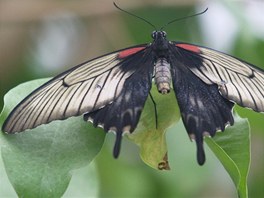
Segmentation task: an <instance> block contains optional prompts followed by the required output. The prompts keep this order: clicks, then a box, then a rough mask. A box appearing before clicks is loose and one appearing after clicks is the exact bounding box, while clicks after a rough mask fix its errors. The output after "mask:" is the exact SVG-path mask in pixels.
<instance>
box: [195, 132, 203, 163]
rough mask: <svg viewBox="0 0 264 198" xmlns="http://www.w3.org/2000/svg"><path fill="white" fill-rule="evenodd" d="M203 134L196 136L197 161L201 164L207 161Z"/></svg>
mask: <svg viewBox="0 0 264 198" xmlns="http://www.w3.org/2000/svg"><path fill="white" fill-rule="evenodd" d="M203 138H204V137H203V136H201V137H197V138H195V141H196V147H197V162H198V164H199V165H200V166H202V165H204V163H205V152H204V146H203Z"/></svg>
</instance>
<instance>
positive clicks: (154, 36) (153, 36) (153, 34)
mask: <svg viewBox="0 0 264 198" xmlns="http://www.w3.org/2000/svg"><path fill="white" fill-rule="evenodd" d="M151 37H152V38H153V39H155V38H156V37H157V31H153V32H152V34H151Z"/></svg>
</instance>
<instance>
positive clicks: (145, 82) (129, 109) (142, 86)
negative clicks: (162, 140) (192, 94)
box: [84, 53, 154, 157]
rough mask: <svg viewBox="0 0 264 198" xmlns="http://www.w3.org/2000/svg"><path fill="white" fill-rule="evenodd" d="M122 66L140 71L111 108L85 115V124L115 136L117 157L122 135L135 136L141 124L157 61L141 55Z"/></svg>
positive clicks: (133, 75) (146, 55)
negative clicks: (141, 116) (133, 133)
mask: <svg viewBox="0 0 264 198" xmlns="http://www.w3.org/2000/svg"><path fill="white" fill-rule="evenodd" d="M123 64H124V65H123V67H125V68H130V67H137V70H136V71H135V72H134V73H133V74H132V75H131V76H130V77H129V78H127V79H126V81H125V83H124V85H123V88H122V91H121V93H120V94H119V96H118V97H117V98H115V100H114V101H113V102H112V103H111V104H108V105H106V106H105V107H103V108H101V109H98V110H96V111H93V112H91V113H87V114H85V115H84V120H86V121H91V122H93V124H94V126H95V127H97V126H101V127H102V128H104V130H105V131H114V132H115V133H116V142H115V147H114V156H115V157H118V155H119V151H120V145H121V139H122V135H123V133H124V132H129V133H131V132H133V131H134V130H135V128H136V126H137V124H138V121H139V118H140V115H141V111H142V109H143V107H144V104H145V101H146V100H147V97H148V94H149V91H150V89H151V84H152V72H153V64H154V61H153V58H152V56H151V55H150V54H144V56H142V54H140V53H139V54H138V55H135V56H133V59H131V60H129V61H124V63H123Z"/></svg>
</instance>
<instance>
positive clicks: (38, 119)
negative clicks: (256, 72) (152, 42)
mask: <svg viewBox="0 0 264 198" xmlns="http://www.w3.org/2000/svg"><path fill="white" fill-rule="evenodd" d="M146 49H147V48H146V45H139V46H134V47H131V48H126V49H123V50H119V51H116V52H113V53H110V54H106V55H104V56H101V57H98V58H95V59H92V60H90V61H87V62H85V63H83V64H80V65H78V66H76V67H74V68H72V69H70V70H68V71H66V72H64V73H62V74H60V75H58V76H56V77H54V78H53V79H51V80H50V81H48V82H47V83H45V84H44V85H42V86H41V87H39V88H38V89H36V90H35V91H33V92H32V93H31V94H30V95H29V96H27V97H26V98H25V99H24V100H23V101H22V102H20V103H19V104H18V105H17V106H16V107H15V108H14V110H13V111H12V112H11V113H10V114H9V116H8V118H7V119H6V121H5V123H4V125H3V131H5V132H7V133H15V132H21V131H23V130H25V129H31V128H35V127H37V126H38V125H41V124H46V123H49V122H51V121H53V120H63V119H66V118H69V117H71V116H78V115H82V114H84V113H87V112H92V111H95V110H97V109H100V108H102V107H103V106H105V105H107V104H109V103H111V102H113V101H114V100H115V98H117V97H118V96H119V95H120V93H121V92H122V90H123V87H124V83H125V81H126V79H127V78H129V77H130V76H131V75H133V74H134V73H135V72H137V71H138V69H139V66H140V65H134V67H132V66H130V65H128V64H127V62H128V61H131V60H134V57H141V56H143V55H144V54H145V53H146V52H145V51H146ZM122 52H123V54H122V56H121V53H122ZM124 52H125V53H124ZM124 54H126V55H127V56H124ZM127 65H128V66H130V67H127V68H126V67H125V66H127Z"/></svg>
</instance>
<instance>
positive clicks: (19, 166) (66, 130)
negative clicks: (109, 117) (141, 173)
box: [0, 79, 105, 197]
mask: <svg viewBox="0 0 264 198" xmlns="http://www.w3.org/2000/svg"><path fill="white" fill-rule="evenodd" d="M45 81H47V79H44V80H35V81H31V82H27V83H24V84H21V85H19V86H17V87H16V88H14V89H12V90H11V91H10V92H8V93H7V94H6V96H5V98H4V101H5V106H4V109H3V111H2V113H1V116H0V125H2V124H3V122H4V119H5V118H6V116H7V115H8V113H9V112H10V110H11V109H12V108H13V107H14V106H15V105H16V104H17V103H18V102H19V101H20V100H21V99H22V98H23V97H25V96H26V95H27V94H28V93H29V92H31V91H32V90H33V89H35V88H36V87H38V86H39V85H41V84H43V83H44V82H45ZM104 136H105V133H104V132H102V130H101V129H95V128H94V127H92V126H90V125H88V124H87V123H86V122H84V121H83V119H82V118H81V117H73V118H70V119H68V120H67V121H54V122H52V123H50V124H48V125H42V126H39V127H37V128H35V129H32V130H28V131H27V132H24V133H19V134H15V135H7V134H4V133H0V141H1V153H2V158H3V162H4V165H5V169H6V172H7V175H8V177H9V180H10V181H11V183H12V185H13V187H14V188H15V190H16V192H17V194H18V195H19V196H20V197H61V196H62V195H63V193H64V192H65V190H66V189H67V187H68V184H69V182H70V179H71V173H70V172H71V171H72V170H73V169H77V168H80V167H83V166H86V165H88V164H89V163H90V162H91V160H93V159H94V157H95V156H96V155H97V154H98V152H99V151H100V149H101V147H102V144H103V142H104ZM96 179H97V178H94V177H88V178H87V180H91V182H93V181H94V182H96ZM88 188H89V187H88ZM91 191H92V192H94V189H91Z"/></svg>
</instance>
